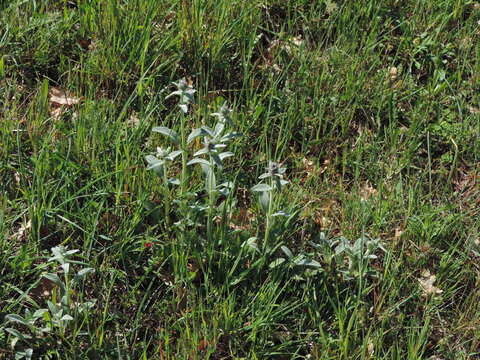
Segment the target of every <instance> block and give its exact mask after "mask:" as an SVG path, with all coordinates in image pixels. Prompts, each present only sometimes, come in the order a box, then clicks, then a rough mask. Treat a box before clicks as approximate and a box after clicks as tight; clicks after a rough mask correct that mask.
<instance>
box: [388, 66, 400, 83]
mask: <svg viewBox="0 0 480 360" xmlns="http://www.w3.org/2000/svg"><path fill="white" fill-rule="evenodd" d="M397 77H398V69H397V68H396V67H395V66H392V67H391V68H390V80H391V81H395V80H397Z"/></svg>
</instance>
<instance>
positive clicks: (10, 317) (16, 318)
mask: <svg viewBox="0 0 480 360" xmlns="http://www.w3.org/2000/svg"><path fill="white" fill-rule="evenodd" d="M5 319H6V320H8V321H11V322H16V323H19V324H22V325H25V326H28V325H29V324H28V321H27V320H26V319H25V318H24V317H23V316H20V315H17V314H9V315H6V316H5Z"/></svg>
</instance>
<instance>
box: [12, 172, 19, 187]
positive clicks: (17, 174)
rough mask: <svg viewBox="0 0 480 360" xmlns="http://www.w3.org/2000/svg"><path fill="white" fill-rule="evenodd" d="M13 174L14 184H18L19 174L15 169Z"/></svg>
mask: <svg viewBox="0 0 480 360" xmlns="http://www.w3.org/2000/svg"><path fill="white" fill-rule="evenodd" d="M13 176H14V177H15V184H17V186H20V174H19V173H18V172H17V171H15V174H14V175H13Z"/></svg>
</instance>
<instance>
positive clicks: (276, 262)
mask: <svg viewBox="0 0 480 360" xmlns="http://www.w3.org/2000/svg"><path fill="white" fill-rule="evenodd" d="M284 262H285V259H284V258H278V259H276V260H274V261H272V262H271V263H270V265H268V267H269V268H270V269H273V268H276V267H277V266H280V265H282V264H283V263H284Z"/></svg>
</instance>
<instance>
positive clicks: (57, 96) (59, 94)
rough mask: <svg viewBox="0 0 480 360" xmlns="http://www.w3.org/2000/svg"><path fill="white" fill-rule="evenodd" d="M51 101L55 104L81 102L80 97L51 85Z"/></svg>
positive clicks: (65, 104) (70, 104) (69, 104)
mask: <svg viewBox="0 0 480 360" xmlns="http://www.w3.org/2000/svg"><path fill="white" fill-rule="evenodd" d="M49 96H50V103H51V104H52V105H54V106H63V105H64V106H67V107H70V106H73V105H76V104H78V103H79V102H80V99H79V98H77V97H74V96H71V95H70V94H68V93H67V92H66V91H65V90H62V89H60V88H58V87H51V88H50V91H49Z"/></svg>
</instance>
